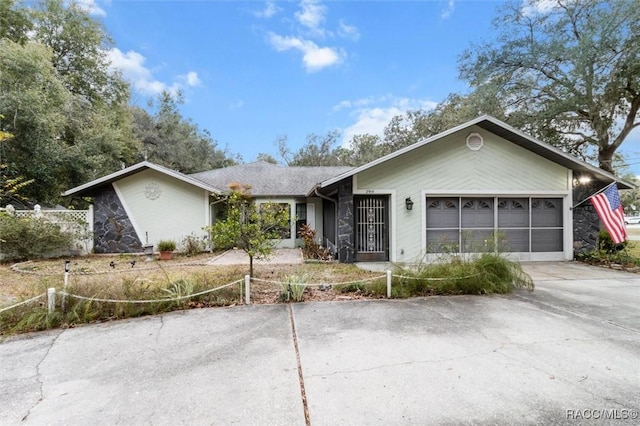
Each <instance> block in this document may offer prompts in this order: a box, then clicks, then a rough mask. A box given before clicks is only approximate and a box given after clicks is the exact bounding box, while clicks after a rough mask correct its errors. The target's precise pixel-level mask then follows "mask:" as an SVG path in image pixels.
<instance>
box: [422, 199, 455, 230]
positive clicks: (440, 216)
mask: <svg viewBox="0 0 640 426" xmlns="http://www.w3.org/2000/svg"><path fill="white" fill-rule="evenodd" d="M458 202H459V200H458V199H457V198H428V199H427V227H429V228H457V227H458V222H459V217H460V215H459V214H458Z"/></svg>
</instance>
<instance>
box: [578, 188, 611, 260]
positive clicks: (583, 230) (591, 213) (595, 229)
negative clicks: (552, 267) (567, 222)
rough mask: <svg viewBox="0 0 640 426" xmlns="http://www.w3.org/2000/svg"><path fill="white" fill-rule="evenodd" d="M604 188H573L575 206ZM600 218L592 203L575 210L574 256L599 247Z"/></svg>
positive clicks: (585, 203)
mask: <svg viewBox="0 0 640 426" xmlns="http://www.w3.org/2000/svg"><path fill="white" fill-rule="evenodd" d="M602 188H604V186H603V185H602V184H600V183H595V182H592V183H589V184H578V185H576V186H575V187H574V188H573V205H576V204H578V203H579V202H581V201H583V200H585V199H586V198H587V197H589V196H591V195H592V194H594V193H596V192H598V190H599V189H602ZM599 232H600V218H598V213H596V210H595V208H594V207H593V204H591V201H584V202H583V203H582V204H580V205H579V206H578V207H576V208H575V209H573V254H574V256H575V255H577V254H580V253H587V252H590V251H592V250H595V248H596V247H597V245H598V233H599Z"/></svg>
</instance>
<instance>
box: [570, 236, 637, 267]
mask: <svg viewBox="0 0 640 426" xmlns="http://www.w3.org/2000/svg"><path fill="white" fill-rule="evenodd" d="M576 260H577V261H580V262H584V263H589V264H591V265H622V266H623V267H637V266H640V257H638V252H637V245H632V244H630V242H629V241H624V242H622V243H620V244H614V243H613V241H612V240H611V236H610V235H609V233H608V232H607V231H605V230H602V231H600V233H599V234H598V246H597V248H596V249H595V250H592V251H590V252H583V253H577V254H576Z"/></svg>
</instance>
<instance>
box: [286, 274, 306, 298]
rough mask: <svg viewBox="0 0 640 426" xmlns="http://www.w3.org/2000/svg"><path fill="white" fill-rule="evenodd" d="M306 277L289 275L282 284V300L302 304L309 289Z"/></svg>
mask: <svg viewBox="0 0 640 426" xmlns="http://www.w3.org/2000/svg"><path fill="white" fill-rule="evenodd" d="M307 279H308V278H307V276H306V275H288V276H286V277H285V281H284V282H283V283H282V293H281V296H280V298H281V299H282V301H284V302H290V301H293V302H302V300H303V297H304V291H305V290H306V288H307V285H306V284H307Z"/></svg>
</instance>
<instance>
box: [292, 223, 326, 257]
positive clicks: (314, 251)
mask: <svg viewBox="0 0 640 426" xmlns="http://www.w3.org/2000/svg"><path fill="white" fill-rule="evenodd" d="M299 235H300V238H302V241H303V245H302V254H303V255H304V257H305V259H318V260H329V259H331V253H330V252H329V249H327V248H325V247H322V246H321V245H320V244H318V243H317V242H316V240H315V238H316V230H315V229H313V228H311V225H309V224H308V223H305V224H304V225H302V226H301V227H300V233H299Z"/></svg>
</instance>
